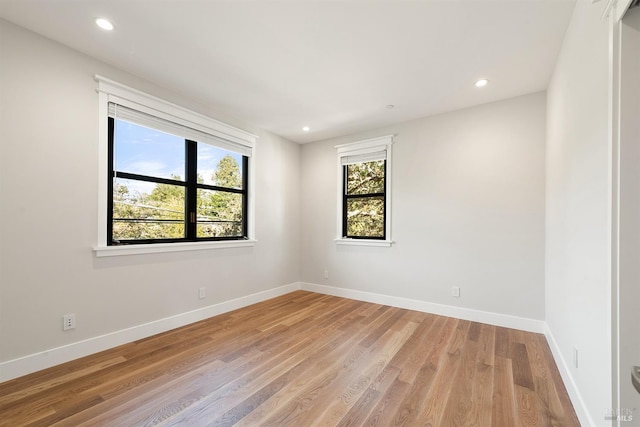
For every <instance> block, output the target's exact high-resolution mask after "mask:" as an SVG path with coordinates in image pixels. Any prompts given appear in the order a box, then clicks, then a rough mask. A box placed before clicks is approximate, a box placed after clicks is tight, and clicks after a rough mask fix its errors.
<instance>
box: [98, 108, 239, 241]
mask: <svg viewBox="0 0 640 427" xmlns="http://www.w3.org/2000/svg"><path fill="white" fill-rule="evenodd" d="M109 120H110V126H111V130H110V144H111V152H112V153H117V156H113V161H112V163H113V164H114V165H116V167H117V168H116V167H114V169H113V170H112V171H111V176H112V177H111V180H112V181H111V185H112V191H111V200H110V205H111V213H112V214H111V216H110V219H109V220H110V224H109V225H110V227H109V229H110V240H109V244H127V243H155V242H174V241H195V240H220V239H242V238H245V237H246V203H247V189H246V182H245V176H246V169H247V165H248V161H247V157H245V156H242V155H238V154H235V153H231V152H228V151H226V150H224V149H221V148H217V147H212V146H209V145H207V144H202V143H198V142H195V141H190V140H186V139H181V138H178V137H174V136H171V135H166V134H162V133H161V132H158V131H154V130H152V129H149V128H145V127H143V126H138V125H134V124H131V123H123V124H122V129H120V130H119V132H116V131H115V129H114V126H116V124H117V125H120V123H116V122H118V121H116V120H115V119H112V118H110V119H109ZM176 145H178V146H179V145H181V146H182V147H183V148H182V150H179V149H178V150H177V149H175V146H176ZM162 149H164V151H162ZM199 151H200V153H199ZM167 152H168V153H173V154H172V155H171V156H170V157H171V158H170V159H167V158H165V157H166V153H167ZM182 152H184V153H186V154H185V155H183V156H181V155H180V154H176V153H182ZM176 157H177V159H176ZM215 159H219V160H217V164H216V166H215V169H213V170H210V169H207V167H206V166H207V165H209V164H212V165H213V163H212V162H213V161H215ZM181 163H182V164H181ZM180 164H181V165H180ZM170 168H173V169H176V168H177V169H183V170H184V176H185V177H186V178H183V175H182V174H180V173H175V172H173V173H167V172H166V170H168V169H170Z"/></svg>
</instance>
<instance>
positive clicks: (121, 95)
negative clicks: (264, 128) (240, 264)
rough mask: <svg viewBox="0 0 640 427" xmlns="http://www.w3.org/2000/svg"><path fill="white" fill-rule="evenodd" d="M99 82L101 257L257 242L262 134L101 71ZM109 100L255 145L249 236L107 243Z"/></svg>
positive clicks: (98, 252)
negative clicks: (257, 183)
mask: <svg viewBox="0 0 640 427" xmlns="http://www.w3.org/2000/svg"><path fill="white" fill-rule="evenodd" d="M94 79H95V80H96V81H97V82H98V89H97V92H98V102H99V106H98V238H97V244H96V246H94V247H93V250H94V252H95V254H96V256H97V257H104V256H117V255H138V254H148V253H160V252H181V251H192V250H204V249H221V248H237V247H245V246H254V245H255V243H256V240H255V239H256V236H255V172H254V170H255V167H254V163H255V143H256V140H257V139H258V137H257V136H256V135H253V134H251V133H249V132H246V131H244V130H242V129H238V128H236V127H233V126H230V125H228V124H226V123H222V122H220V121H217V120H214V119H212V118H209V117H206V116H204V115H202V114H199V113H196V112H193V111H191V110H188V109H186V108H183V107H181V106H179V105H176V104H172V103H170V102H167V101H164V100H162V99H160V98H156V97H155V96H152V95H149V94H146V93H144V92H141V91H139V90H136V89H133V88H130V87H128V86H125V85H123V84H120V83H117V82H114V81H113V80H109V79H107V78H104V77H102V76H99V75H95V76H94ZM109 102H115V103H116V104H120V105H124V106H127V107H129V108H133V109H136V110H139V111H142V112H145V113H148V114H151V115H155V116H157V117H160V118H163V119H166V120H170V121H174V122H176V123H179V124H182V125H185V126H188V127H192V128H194V129H197V130H199V131H202V132H206V133H209V134H211V135H214V136H216V137H218V138H222V139H225V140H228V141H231V142H234V143H236V144H240V145H242V146H245V147H247V148H249V149H251V154H252V155H251V156H249V188H248V194H247V203H248V207H247V208H248V209H247V210H248V216H249V218H248V221H247V235H248V239H247V240H220V241H204V242H177V243H155V244H140V245H122V246H108V245H107V220H108V216H107V198H108V194H107V190H108V170H107V166H108V160H109V159H108V157H109V150H108V147H109V141H108V138H109V129H108V123H107V116H108V114H109Z"/></svg>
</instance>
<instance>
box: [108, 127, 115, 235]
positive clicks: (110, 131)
mask: <svg viewBox="0 0 640 427" xmlns="http://www.w3.org/2000/svg"><path fill="white" fill-rule="evenodd" d="M114 128H115V119H113V118H111V117H109V120H108V138H109V139H108V143H109V147H108V150H109V152H108V156H107V158H108V160H107V161H108V165H107V172H108V174H109V175H108V177H107V194H108V195H109V196H108V198H107V244H108V245H111V244H113V179H114V170H113V152H114V149H113V144H114V134H113V133H114V130H115V129H114Z"/></svg>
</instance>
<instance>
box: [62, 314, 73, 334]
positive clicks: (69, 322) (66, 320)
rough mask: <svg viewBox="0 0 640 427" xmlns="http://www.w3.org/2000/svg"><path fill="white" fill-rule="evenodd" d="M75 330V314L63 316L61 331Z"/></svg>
mask: <svg viewBox="0 0 640 427" xmlns="http://www.w3.org/2000/svg"><path fill="white" fill-rule="evenodd" d="M75 328H76V315H75V313H72V314H65V315H64V316H63V317H62V330H63V331H68V330H69V329H75Z"/></svg>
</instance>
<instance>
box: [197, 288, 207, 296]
mask: <svg viewBox="0 0 640 427" xmlns="http://www.w3.org/2000/svg"><path fill="white" fill-rule="evenodd" d="M206 296H207V288H205V287H204V286H203V287H201V288H200V289H198V298H200V299H204V297H206Z"/></svg>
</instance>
